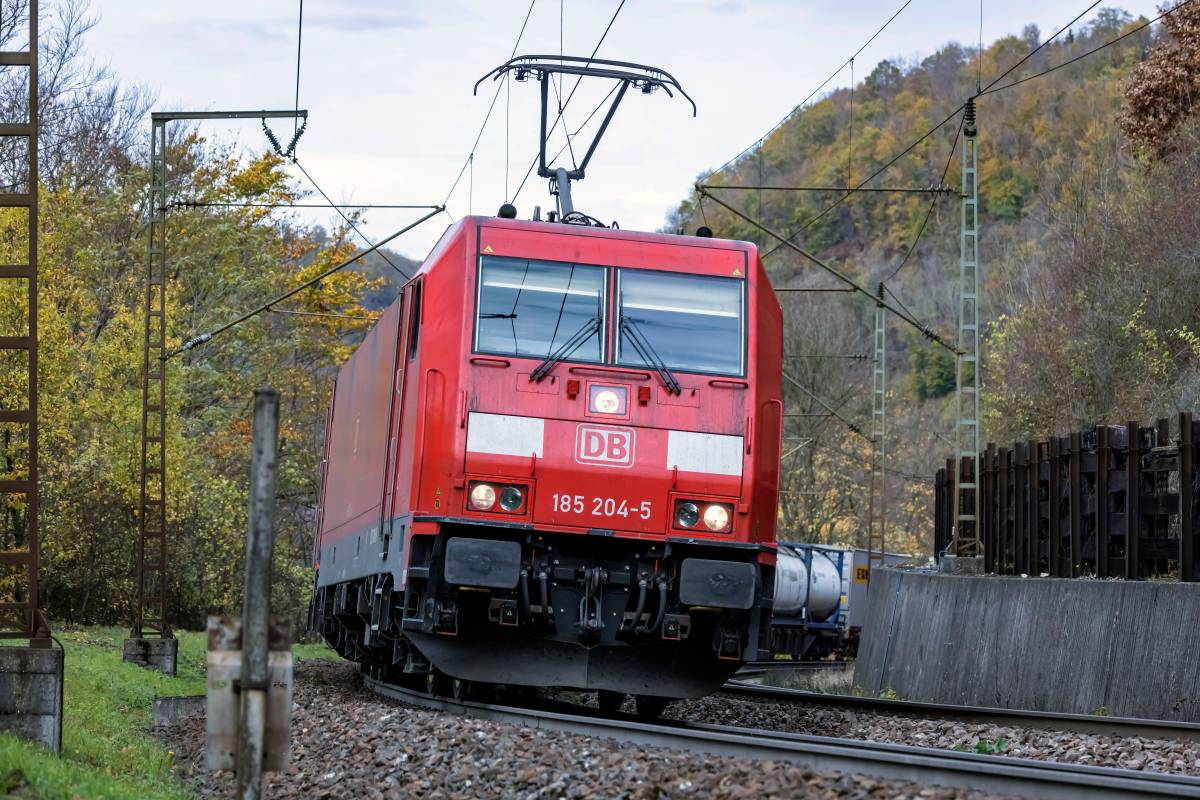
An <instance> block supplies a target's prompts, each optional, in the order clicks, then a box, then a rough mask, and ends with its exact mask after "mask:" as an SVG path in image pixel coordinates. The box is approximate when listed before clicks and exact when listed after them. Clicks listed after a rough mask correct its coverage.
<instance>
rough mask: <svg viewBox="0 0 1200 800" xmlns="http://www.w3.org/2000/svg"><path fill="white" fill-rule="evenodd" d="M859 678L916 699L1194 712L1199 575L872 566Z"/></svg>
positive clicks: (1198, 677)
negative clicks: (1095, 577)
mask: <svg viewBox="0 0 1200 800" xmlns="http://www.w3.org/2000/svg"><path fill="white" fill-rule="evenodd" d="M854 681H855V683H856V684H857V685H858V686H860V687H862V688H863V689H864V690H866V691H867V692H868V693H872V694H878V693H880V692H883V691H886V690H889V689H890V690H892V691H894V692H896V694H898V695H899V696H900V697H902V698H903V699H906V700H915V701H922V702H934V703H962V704H969V705H983V706H995V707H999V708H1023V709H1033V710H1039V711H1062V712H1071V713H1079V714H1090V713H1095V712H1096V711H1097V710H1098V709H1106V710H1107V713H1109V714H1111V715H1113V716H1123V717H1147V718H1155V719H1178V720H1188V721H1200V584H1185V583H1150V582H1145V581H1092V580H1065V579H1054V578H1001V577H991V576H987V577H960V576H954V575H940V574H928V573H919V572H905V571H900V570H891V569H876V570H874V573H873V574H872V576H871V589H870V592H869V594H868V597H867V619H866V621H865V624H864V626H863V633H862V641H861V644H860V646H859V653H858V661H857V664H856V665H855V672H854Z"/></svg>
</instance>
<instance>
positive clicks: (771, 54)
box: [89, 0, 1156, 258]
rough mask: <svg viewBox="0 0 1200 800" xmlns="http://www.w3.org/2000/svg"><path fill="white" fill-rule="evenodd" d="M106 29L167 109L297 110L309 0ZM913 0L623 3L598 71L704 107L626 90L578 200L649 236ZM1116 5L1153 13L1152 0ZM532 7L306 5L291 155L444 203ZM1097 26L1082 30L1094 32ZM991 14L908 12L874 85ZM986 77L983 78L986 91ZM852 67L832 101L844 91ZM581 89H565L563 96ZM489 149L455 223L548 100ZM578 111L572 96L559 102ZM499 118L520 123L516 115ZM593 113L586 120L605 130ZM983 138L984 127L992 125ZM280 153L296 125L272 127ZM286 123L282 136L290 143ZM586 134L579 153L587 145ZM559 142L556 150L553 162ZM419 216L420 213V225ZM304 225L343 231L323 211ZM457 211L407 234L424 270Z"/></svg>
mask: <svg viewBox="0 0 1200 800" xmlns="http://www.w3.org/2000/svg"><path fill="white" fill-rule="evenodd" d="M619 2H620V0H563V3H562V6H563V19H562V38H563V43H562V47H563V50H564V52H566V53H567V54H575V55H583V56H586V55H589V54H590V53H591V51H592V48H593V47H595V45H596V41H597V39H598V38H599V36H600V34H601V32H602V31H603V30H604V26H605V25H606V24H607V22H608V20H609V19H610V17H611V16H612V13H613V11H614V10H615V9H616V8H617V6H618V4H619ZM93 3H94V4H93V9H94V11H95V12H97V13H98V15H99V16H100V23H99V25H98V26H97V27H96V29H95V31H94V32H93V33H92V34H91V36H90V39H89V48H90V50H91V52H92V54H93V55H95V56H96V57H97V58H99V59H101V60H103V61H107V62H108V63H110V64H111V66H112V67H113V69H114V70H115V71H116V72H117V73H118V74H119V75H120V76H121V77H122V78H123V79H124V80H126V81H130V82H136V83H142V84H145V85H146V86H148V87H150V88H151V89H153V90H155V91H156V92H157V93H158V98H159V100H158V103H157V105H156V108H158V109H164V110H165V109H172V110H178V109H187V110H226V109H250V108H253V109H259V108H264V107H266V108H291V107H292V104H293V99H294V92H295V76H296V72H295V71H296V29H297V12H298V6H299V2H298V0H249V1H247V0H239V1H237V2H235V0H206V2H202V3H195V2H188V3H184V2H181V1H180V0H173V1H172V0H155V2H149V1H148V0H93ZM902 4H903V0H858V2H855V3H847V2H832V1H831V0H804V1H801V0H741V1H739V0H627V1H626V3H625V7H624V8H623V9H622V11H621V13H620V15H619V16H618V17H617V20H616V22H615V24H614V25H613V27H612V30H611V32H610V33H609V34H608V37H607V39H606V40H605V41H604V44H603V46H602V48H601V50H600V52H599V54H598V55H599V56H600V57H607V58H613V59H618V60H625V61H636V62H642V63H648V64H653V65H656V66H660V67H662V68H663V69H665V70H667V71H668V72H670V73H672V74H673V75H674V76H675V77H676V78H678V79H679V81H680V83H681V84H682V85H683V87H684V89H686V90H687V92H688V93H689V94H690V95H691V96H692V97H693V98H695V100H696V103H697V105H698V106H699V116H697V117H696V118H695V119H693V118H692V117H691V109H690V107H689V106H688V105H687V103H686V102H685V101H683V100H682V99H681V98H676V99H675V100H671V99H670V98H667V97H666V96H665V95H663V94H661V93H656V94H654V95H652V96H648V97H647V96H643V95H641V94H633V93H631V94H630V95H628V96H627V97H626V100H625V102H624V103H623V105H622V107H621V108H620V109H619V110H618V112H617V116H616V118H615V120H614V122H613V124H612V126H611V128H610V130H609V133H608V134H607V136H606V137H605V139H604V141H603V142H602V144H601V145H600V147H599V149H598V151H597V153H596V155H595V157H594V159H593V161H592V164H591V166H590V167H589V170H588V176H587V178H586V180H584V181H582V182H581V183H578V184H577V185H576V186H575V189H574V193H575V203H576V206H577V207H578V208H580V209H581V210H583V211H587V212H588V213H590V214H592V215H594V216H596V217H599V218H600V219H602V220H605V221H611V220H618V221H619V222H620V224H621V227H622V228H635V229H642V230H654V229H656V228H658V227H659V226H660V225H662V224H663V222H664V218H665V215H666V213H667V211H668V210H669V209H670V208H671V207H672V205H674V204H675V203H677V202H678V201H679V200H680V199H681V198H682V197H683V196H684V195H685V194H686V192H687V191H688V188H689V186H690V185H691V183H692V181H693V180H694V179H695V177H696V175H697V174H698V173H700V172H702V171H703V170H705V169H711V168H713V167H716V166H719V165H720V164H722V163H723V162H724V161H726V160H727V159H729V158H730V157H732V156H733V155H735V154H736V153H737V152H738V151H740V150H741V149H743V148H744V147H746V146H748V145H750V144H752V143H753V142H754V141H755V140H756V139H757V138H758V137H759V136H761V135H762V134H763V133H764V132H765V131H766V130H767V129H768V128H770V127H771V126H772V125H774V124H775V123H776V122H777V121H778V120H779V119H780V118H781V117H782V116H783V115H784V114H786V113H787V112H788V110H789V109H791V108H792V107H793V106H795V105H796V104H797V103H799V102H800V101H801V100H802V99H803V98H804V97H805V96H807V95H808V94H809V92H811V91H812V90H813V89H814V88H816V87H817V86H818V85H819V84H820V83H821V81H823V80H824V79H825V78H826V76H828V75H829V73H830V72H832V71H833V70H834V69H836V68H837V67H838V66H839V65H840V64H842V63H843V62H844V61H845V60H846V59H847V58H848V57H849V56H850V55H851V54H852V53H853V52H854V51H855V50H857V49H858V48H859V47H860V46H861V45H862V44H863V43H864V42H865V41H866V40H867V39H868V38H870V36H871V34H873V33H874V32H875V31H876V30H877V29H878V28H879V27H880V26H881V25H882V24H883V23H884V22H885V21H886V20H887V19H888V18H889V17H890V16H892V14H893V13H895V11H896V10H897V9H898V8H899V7H900V6H901V5H902ZM1087 5H1088V3H1087V2H1084V0H1039V1H1038V2H1030V1H1029V0H1009V1H1008V2H1004V3H998V2H994V0H984V9H983V39H984V41H985V42H988V41H991V40H993V39H995V38H996V37H998V36H1001V35H1003V34H1006V33H1019V32H1020V30H1021V29H1022V28H1023V27H1024V26H1025V25H1026V24H1029V23H1034V24H1037V25H1038V26H1039V27H1040V29H1041V31H1042V33H1043V36H1048V35H1050V34H1051V33H1053V32H1055V31H1057V30H1058V29H1059V27H1061V26H1062V25H1064V24H1065V23H1067V22H1068V21H1070V20H1071V19H1072V18H1073V17H1074V16H1075V15H1076V14H1078V13H1079V12H1080V11H1082V10H1083V8H1085V7H1086V6H1087ZM1120 5H1121V7H1123V8H1125V9H1126V10H1128V11H1130V12H1131V13H1133V14H1135V15H1136V14H1140V13H1144V14H1147V15H1148V16H1154V15H1155V14H1156V12H1155V10H1154V9H1155V3H1154V2H1151V1H1147V0H1129V1H1128V2H1125V3H1123V4H1120ZM528 8H529V2H528V0H438V1H437V2H433V1H432V0H430V1H428V2H401V1H400V0H393V1H390V2H389V1H385V0H355V1H354V2H349V1H348V0H342V2H333V0H307V1H306V2H305V3H304V28H303V58H302V62H301V73H300V106H301V107H302V108H307V109H308V110H309V113H310V117H309V126H308V132H307V133H306V135H305V136H304V138H303V139H302V140H301V142H300V145H299V147H298V149H297V155H298V156H299V158H300V160H301V162H302V163H303V164H304V166H305V168H306V169H307V170H308V171H309V172H310V173H311V174H312V176H313V178H314V179H316V180H317V181H319V182H320V183H321V185H322V186H323V188H325V190H326V191H327V192H329V193H330V194H331V195H332V196H333V197H334V198H335V199H336V200H339V201H354V202H361V203H368V202H371V203H431V204H432V203H440V202H441V201H442V200H443V198H445V197H446V194H447V192H448V191H449V189H450V186H451V184H452V183H453V181H454V178H455V176H456V175H457V174H458V172H459V170H460V168H461V167H462V166H463V163H464V161H465V159H466V157H467V154H468V153H469V152H470V149H471V144H472V142H473V141H474V139H475V135H476V133H477V132H478V131H479V127H480V124H481V122H482V121H483V118H484V115H485V113H486V112H487V109H488V105H489V103H490V102H491V99H492V95H493V93H494V92H495V84H492V83H490V82H489V83H487V84H485V85H483V86H481V87H480V91H479V95H478V96H474V97H473V96H472V94H471V88H472V85H473V84H474V82H475V81H476V80H477V79H478V78H480V77H481V76H482V75H483V74H484V73H486V72H487V71H488V70H490V69H491V68H492V67H494V66H496V65H498V64H500V63H502V62H503V61H505V60H507V58H508V56H509V53H510V52H511V51H512V48H513V44H514V42H515V40H516V37H517V33H518V31H519V30H520V28H521V23H522V20H523V19H524V18H525V13H526V11H527V10H528ZM559 9H560V3H559V1H558V0H535V4H534V7H533V12H532V15H531V16H530V20H529V25H528V28H527V29H526V31H525V35H524V38H523V40H522V41H521V44H520V47H519V48H518V55H520V54H522V53H557V52H559ZM1086 19H1087V18H1085V21H1086ZM979 22H980V17H979V7H978V5H974V6H973V5H972V3H963V2H949V1H948V0H912V2H911V4H910V5H909V6H908V7H907V8H906V9H905V10H904V11H903V13H901V14H900V16H899V17H898V18H897V19H896V20H895V22H893V23H892V24H891V25H890V26H889V27H888V28H887V30H886V31H884V32H883V34H882V35H880V36H879V38H877V39H876V40H875V41H874V42H873V43H872V44H871V45H870V47H868V48H867V49H866V50H865V51H864V52H863V53H862V55H861V56H859V58H858V60H857V64H856V70H855V72H856V78H857V79H859V80H861V79H862V77H863V76H865V75H866V74H867V73H869V72H870V70H871V68H872V67H873V66H874V65H875V64H876V63H878V62H879V61H880V60H881V59H883V58H899V59H919V58H921V57H923V56H925V55H928V54H929V53H931V52H932V51H934V50H935V49H936V48H937V47H939V46H940V45H942V44H944V43H946V42H949V41H959V42H963V43H967V44H974V42H975V41H976V40H977V38H978V35H979ZM986 77H987V76H985V80H986ZM849 79H850V74H849V71H848V70H846V71H843V73H842V74H841V75H839V76H838V78H837V79H836V80H834V81H833V82H832V83H831V84H830V87H829V88H834V87H837V86H845V85H847V84H848V83H849ZM588 84H589V82H585V84H584V85H583V86H581V87H580V89H579V92H578V94H577V95H576V97H575V99H574V100H572V101H571V104H570V106H569V107H568V108H567V110H566V113H565V118H566V120H567V121H568V123H570V129H571V130H572V131H574V130H575V129H576V128H577V127H579V126H580V124H581V123H582V122H583V120H584V118H586V117H587V115H588V113H589V112H591V111H592V109H593V108H595V107H596V105H597V103H598V102H599V100H600V98H601V97H602V96H603V95H604V93H605V92H607V91H608V88H609V86H610V85H611V84H600V83H598V82H597V83H596V85H594V86H592V85H588ZM569 88H570V83H568V89H569ZM510 90H511V107H509V106H508V104H507V103H506V94H507V93H505V92H501V94H500V100H499V102H498V103H497V106H496V109H495V111H494V112H493V115H492V119H491V122H490V123H489V125H488V127H487V129H486V131H485V133H484V135H483V139H482V140H481V141H480V143H479V146H478V148H477V149H476V157H475V161H474V169H473V173H474V187H473V189H474V190H473V192H472V191H471V182H470V180H469V178H470V175H469V174H467V175H464V176H463V178H462V180H461V182H460V183H459V185H458V188H457V189H456V190H455V192H454V193H453V195H451V197H450V200H449V209H450V211H451V212H452V213H453V214H454V215H455V216H456V217H457V216H461V215H463V214H466V213H467V212H468V210H469V209H470V208H472V207H473V209H474V211H475V213H495V210H496V208H498V207H499V205H500V203H502V202H503V201H504V199H505V197H506V190H505V185H506V184H505V181H506V171H505V161H506V141H505V140H506V118H507V122H508V125H507V128H508V133H507V136H508V146H507V152H508V154H509V157H508V160H509V164H510V168H509V170H508V177H507V180H508V186H509V189H508V192H507V194H508V195H511V194H512V193H513V192H515V190H516V186H517V184H519V183H520V181H521V178H522V177H523V176H524V174H525V171H526V169H527V168H528V167H529V164H530V162H531V160H532V158H533V157H534V155H535V154H536V153H537V124H538V122H537V87H536V84H535V83H534V82H529V83H524V84H518V83H513V84H512V85H511V87H510ZM564 99H565V98H564ZM506 108H507V109H508V113H507V114H506ZM598 121H599V115H598V116H597V118H596V119H595V120H593V126H594V125H595V123H596V122H598ZM982 124H985V125H986V124H988V121H987V119H986V116H984V117H983V119H982ZM275 127H276V130H277V131H278V132H279V133H280V138H281V139H283V141H284V142H285V143H286V141H287V138H288V137H290V135H291V126H290V124H289V123H283V122H280V123H278V124H277V125H276V126H275ZM284 129H286V133H284ZM204 132H205V133H207V134H208V135H211V136H214V137H220V138H225V139H236V140H237V141H239V142H241V143H242V144H243V145H244V146H245V147H246V148H247V149H248V150H258V149H261V148H262V147H265V146H266V141H265V138H264V137H263V135H262V133H261V131H260V130H259V125H258V122H257V121H252V122H247V123H243V124H240V125H235V126H231V125H228V124H226V123H217V124H206V126H205V128H204ZM587 132H588V129H585V130H584V132H583V133H582V134H581V135H580V137H579V138H578V139H577V140H576V141H577V143H578V144H579V145H580V146H581V147H585V146H586V144H584V142H585V141H586V140H587V137H586V134H587ZM561 143H562V140H561V138H559V139H558V140H557V142H556V143H554V144H553V145H552V148H551V149H552V151H557V150H558V148H559V147H560V146H561ZM516 203H517V206H518V209H519V212H520V215H521V216H522V217H528V216H529V215H530V214H531V213H532V211H533V206H534V205H535V204H538V205H541V206H542V207H543V209H545V208H547V207H553V204H552V201H551V198H549V196H548V194H547V191H546V185H545V181H543V180H541V179H538V178H537V177H536V175H535V176H534V177H532V178H530V180H529V183H528V184H527V185H526V186H525V188H524V190H523V191H522V192H521V194H520V196H519V197H518V198H517V200H516ZM416 213H419V212H416ZM308 218H309V219H311V220H313V221H315V222H320V223H321V224H325V225H330V224H332V223H333V222H334V221H335V218H334V217H332V216H331V215H330V214H329V213H328V212H325V211H316V212H312V215H311V216H310V217H308ZM412 218H414V212H411V211H403V212H402V211H378V210H376V211H371V212H369V215H368V217H367V225H366V226H365V228H364V232H365V233H366V234H367V235H368V236H369V237H372V238H373V239H374V238H382V237H383V236H385V235H387V234H388V233H390V232H392V231H393V230H395V229H397V228H399V227H400V226H402V225H403V224H405V223H406V222H407V221H408V220H410V219H412ZM447 222H448V220H447V218H446V217H444V216H443V217H440V218H438V219H435V220H431V221H430V222H428V223H426V224H425V225H424V226H422V227H421V228H418V229H417V230H414V231H413V232H412V233H410V234H408V235H406V236H405V237H404V238H403V239H402V240H397V242H396V243H395V245H394V246H395V249H397V250H399V251H400V252H403V253H405V254H407V255H409V256H412V257H414V258H421V257H423V256H424V254H425V253H426V252H427V250H428V249H429V247H430V246H431V245H432V244H433V242H435V241H436V240H437V238H438V236H439V235H440V234H441V232H442V230H443V229H444V227H445V225H446V223H447Z"/></svg>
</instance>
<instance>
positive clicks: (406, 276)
mask: <svg viewBox="0 0 1200 800" xmlns="http://www.w3.org/2000/svg"><path fill="white" fill-rule="evenodd" d="M292 163H293V164H295V165H296V169H298V170H300V171H301V172H303V173H304V177H306V178H308V182H309V183H311V184H312V185H313V187H314V188H315V189H316V190H317V191H318V192H320V193H321V197H324V198H325V202H327V203H328V204H329V207H330V208H332V209H333V210H334V211H336V212H337V213H338V215H339V216H340V217H341V218H342V219H344V220H345V221H346V224H347V225H349V226H350V229H351V230H353V231H354V232H355V233H357V234H358V236H359V238H360V239H362V240H363V241H364V242H366V243H367V245H368V246H369V247H370V248H371V249H372V250H374V249H376V245H374V244H373V243H372V242H371V240H370V239H369V238H367V235H366V234H365V233H363V232H362V231H361V230H359V228H358V226H357V225H355V224H354V221H353V220H352V219H350V217H349V216H348V215H347V214H346V212H345V211H342V209H341V208H340V207H339V206H338V205H337V204H336V203H334V202H333V199H332V198H330V196H329V195H328V194H326V193H325V190H324V189H322V188H321V185H320V184H318V183H317V182H316V181H315V180H314V179H313V176H312V175H309V174H308V170H306V169H305V168H304V167H303V166H302V165H301V164H300V162H299V161H298V160H297V159H296V158H295V157H294V156H293V157H292ZM435 213H436V212H435ZM379 255H380V256H382V257H383V260H384V261H386V262H387V263H388V264H389V265H390V266H391V268H392V269H394V270H396V272H399V273H400V274H401V275H403V276H404V279H405V280H409V279H410V278H412V275H409V274H408V273H407V272H405V271H404V270H402V269H400V267H398V266H396V263H395V262H394V261H392V260H391V259H390V258H388V254H387V253H385V252H384V251H383V250H379Z"/></svg>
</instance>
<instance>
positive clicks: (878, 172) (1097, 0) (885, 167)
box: [763, 0, 1192, 258]
mask: <svg viewBox="0 0 1200 800" xmlns="http://www.w3.org/2000/svg"><path fill="white" fill-rule="evenodd" d="M1101 1H1102V0H1095V2H1093V3H1092V4H1091V5H1089V6H1088V7H1087V8H1085V9H1084V10H1083V11H1081V12H1080V13H1079V14H1077V15H1076V16H1075V18H1074V19H1072V20H1071V21H1070V22H1069V23H1067V24H1066V25H1065V26H1063V27H1062V28H1059V30H1058V32H1057V33H1055V34H1054V35H1053V36H1050V37H1049V38H1047V39H1046V41H1044V42H1042V43H1041V44H1039V45H1038V46H1037V47H1034V48H1033V49H1031V50H1030V51H1029V52H1028V53H1026V54H1025V55H1024V56H1022V57H1021V58H1020V59H1018V60H1017V62H1016V63H1014V64H1013V65H1012V66H1010V67H1009V68H1008V69H1006V70H1005V71H1004V72H1002V73H1001V74H1000V75H998V76H997V77H996V78H995V79H994V80H992V82H991V83H989V84H988V85H987V86H985V87H983V91H982V92H980V94H987V93H988V92H989V90H990V89H991V88H992V87H994V86H995V85H996V84H997V83H999V82H1000V81H1002V80H1003V79H1004V78H1006V77H1007V76H1009V75H1011V74H1012V73H1013V72H1014V71H1015V70H1017V69H1019V68H1020V66H1021V65H1022V64H1024V63H1025V62H1026V61H1028V60H1029V59H1031V58H1033V56H1034V55H1035V54H1037V53H1038V52H1039V51H1041V50H1042V49H1043V48H1045V47H1046V46H1047V45H1049V44H1050V43H1051V42H1053V41H1054V40H1055V39H1056V38H1058V36H1059V35H1061V34H1062V33H1063V31H1066V30H1068V29H1069V28H1070V27H1071V26H1072V25H1074V24H1075V23H1076V22H1078V21H1079V20H1080V19H1082V18H1083V17H1084V16H1085V15H1086V14H1087V13H1088V12H1090V11H1091V10H1092V9H1094V8H1095V7H1096V6H1098V5H1100V2H1101ZM1184 2H1187V3H1190V2H1192V0H1184ZM1180 5H1183V4H1182V3H1181V4H1180ZM1178 7H1179V6H1176V8H1178ZM1098 49H1099V48H1098ZM1093 52H1094V51H1093ZM1064 66H1065V65H1064ZM1010 85H1014V86H1015V85H1016V84H1015V83H1014V84H1010ZM1004 88H1008V87H1007V86H1005V87H1004ZM965 107H966V102H965V101H964V102H963V103H960V104H959V105H958V106H957V107H956V108H955V109H954V110H953V111H951V112H950V114H948V115H947V116H946V118H945V119H943V120H942V121H941V122H939V123H937V124H936V125H934V126H933V127H932V128H930V129H929V130H927V131H926V132H925V133H923V134H922V135H921V136H920V137H919V138H918V139H917V140H916V141H915V142H913V143H912V144H910V145H908V146H907V147H905V148H904V149H903V150H901V151H900V152H899V153H897V154H896V155H895V156H893V157H892V158H891V159H890V160H889V161H888V162H887V163H886V164H884V165H883V166H882V167H880V168H879V169H877V170H875V172H873V173H871V175H870V176H869V177H868V178H867V179H866V180H864V181H862V182H861V183H859V184H858V186H856V187H854V190H857V189H861V188H862V187H863V186H866V185H867V184H868V183H870V182H871V181H873V180H875V178H877V177H879V176H880V175H881V174H883V173H884V172H885V171H887V170H888V169H890V168H891V167H892V165H894V164H895V163H896V162H897V161H899V160H900V159H901V158H903V157H904V156H906V155H908V154H909V153H911V152H912V151H913V150H915V149H916V148H917V147H918V146H919V145H920V144H921V143H922V142H924V141H925V140H926V139H928V138H929V137H930V136H932V135H933V134H934V133H936V132H937V131H939V130H941V129H942V127H944V126H945V125H946V123H947V122H949V121H950V120H952V119H954V118H955V117H956V116H957V115H958V113H959V112H960V111H962V110H963V108H965ZM854 190H850V191H847V192H846V193H845V194H843V195H842V196H841V197H839V198H838V199H837V200H835V201H834V202H833V203H831V204H830V205H829V206H827V207H826V208H825V209H824V210H823V211H821V212H820V213H819V214H817V215H816V216H815V217H813V218H811V219H809V220H808V221H807V222H805V223H804V224H803V225H801V226H800V227H799V228H797V229H795V230H794V231H792V232H791V233H788V234H787V235H786V237H785V239H784V241H787V242H789V243H790V242H791V240H792V239H794V238H795V237H796V236H797V235H799V234H800V233H803V232H804V231H805V230H807V229H808V228H810V227H812V226H813V225H815V224H816V223H817V222H818V221H819V220H821V219H823V218H824V217H825V216H826V215H827V214H829V213H830V212H831V211H833V210H834V209H836V208H837V207H838V206H840V205H841V204H842V203H843V202H845V200H846V198H848V197H849V196H850V195H851V194H853V193H854ZM782 246H783V242H782V241H781V242H780V244H777V245H776V246H775V247H773V248H771V249H770V250H768V251H767V252H766V253H764V254H763V258H766V257H767V256H769V255H771V254H772V253H774V252H775V251H776V250H778V249H779V248H780V247H782Z"/></svg>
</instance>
